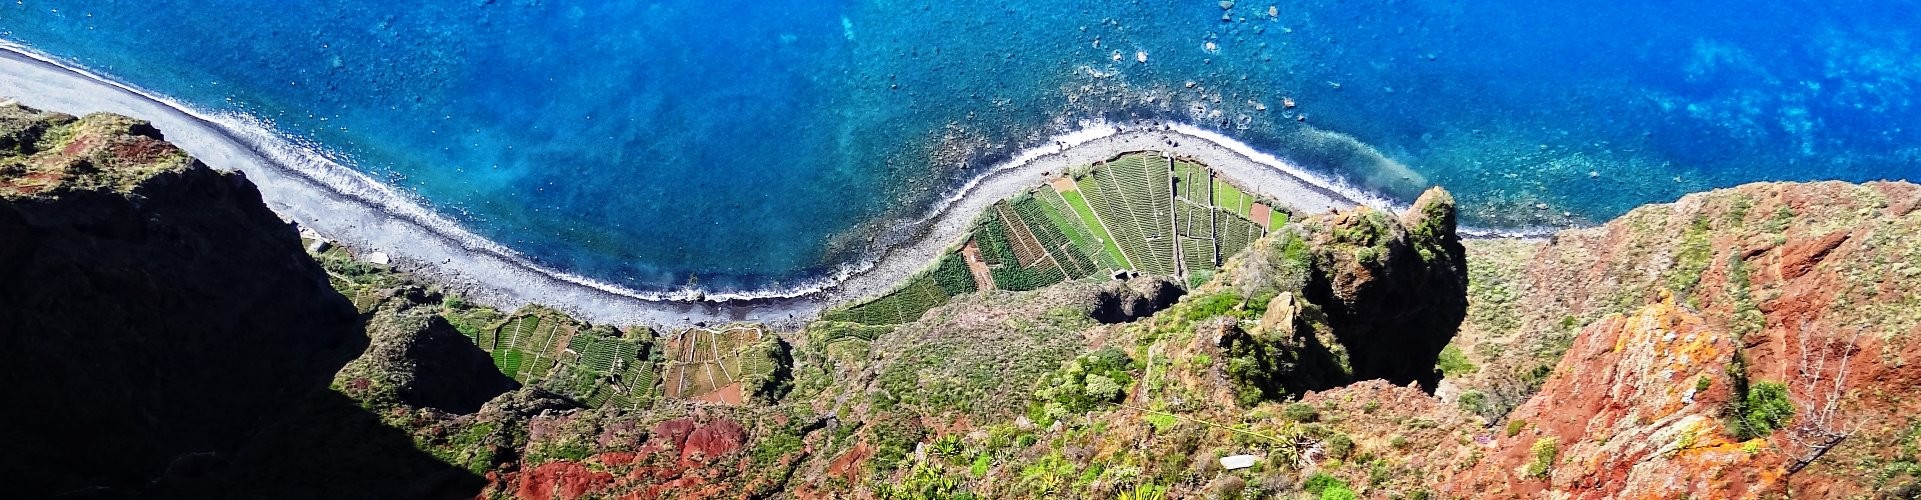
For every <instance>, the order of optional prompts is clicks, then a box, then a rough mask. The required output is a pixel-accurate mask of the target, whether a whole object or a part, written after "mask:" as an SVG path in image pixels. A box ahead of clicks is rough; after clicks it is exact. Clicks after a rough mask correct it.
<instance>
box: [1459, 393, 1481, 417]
mask: <svg viewBox="0 0 1921 500" xmlns="http://www.w3.org/2000/svg"><path fill="white" fill-rule="evenodd" d="M1454 404H1455V405H1456V406H1459V407H1460V408H1461V411H1464V412H1468V413H1472V414H1475V415H1483V414H1486V413H1487V393H1485V392H1481V391H1472V390H1470V391H1466V392H1462V393H1461V396H1460V397H1459V398H1456V399H1455V400H1454Z"/></svg>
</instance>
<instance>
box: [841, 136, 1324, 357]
mask: <svg viewBox="0 0 1921 500" xmlns="http://www.w3.org/2000/svg"><path fill="white" fill-rule="evenodd" d="M1072 171H1073V172H1076V173H1075V174H1074V176H1073V177H1063V178H1059V179H1055V180H1054V181H1051V182H1050V183H1049V184H1048V185H1046V186H1042V187H1038V188H1035V189H1033V190H1031V191H1030V192H1028V193H1026V194H1022V195H1019V196H1016V197H1014V198H1011V199H1008V200H1002V201H1001V202H998V203H995V204H994V205H993V206H992V207H991V208H989V209H988V210H987V211H986V212H984V213H982V214H981V215H980V218H979V219H976V221H975V223H974V229H973V231H972V232H971V233H970V234H969V237H968V240H967V241H965V242H963V244H962V245H957V246H956V248H957V249H958V248H961V247H965V246H972V247H973V248H978V249H979V251H980V261H981V263H984V264H985V265H986V267H987V273H988V275H989V276H990V277H991V278H992V281H993V283H992V284H993V285H994V286H995V287H996V288H1000V289H1003V290H1015V291H1019V290H1033V289H1036V288H1040V287H1044V286H1047V285H1051V284H1054V283H1059V282H1062V281H1067V280H1077V279H1086V278H1089V277H1094V276H1108V275H1111V274H1113V273H1114V272H1116V271H1121V270H1130V271H1137V272H1141V273H1146V274H1155V275H1163V276H1173V277H1176V278H1180V279H1182V281H1183V282H1186V283H1189V284H1190V285H1193V284H1198V283H1200V282H1203V281H1205V280H1206V279H1207V278H1208V277H1211V276H1213V275H1214V271H1216V270H1217V269H1218V268H1219V266H1220V265H1221V264H1222V262H1223V261H1225V260H1226V259H1227V257H1229V256H1232V255H1234V254H1235V253H1239V252H1240V251H1241V250H1243V249H1245V248H1247V246H1248V245H1250V244H1252V243H1253V242H1254V241H1255V240H1257V239H1260V238H1261V236H1263V235H1265V234H1266V233H1267V228H1264V227H1262V226H1261V225H1260V224H1257V223H1255V222H1254V221H1253V220H1251V219H1250V217H1249V216H1250V213H1251V211H1252V208H1253V206H1254V204H1255V203H1257V202H1258V201H1259V200H1257V199H1256V197H1255V196H1253V195H1250V194H1248V193H1247V192H1246V191H1243V190H1241V189H1240V188H1237V187H1235V186H1234V185H1233V184H1231V183H1229V182H1227V181H1226V180H1224V179H1221V178H1219V177H1216V176H1215V175H1214V173H1213V172H1212V171H1211V170H1209V169H1208V168H1207V167H1206V166H1205V165H1201V164H1198V163H1195V162H1192V161H1188V160H1185V159H1179V158H1168V157H1166V156H1164V155H1162V154H1161V153H1157V152H1140V153H1129V154H1124V155H1120V156H1118V157H1115V158H1114V159H1112V160H1109V161H1105V162H1100V163H1097V164H1095V165H1092V166H1090V167H1088V168H1086V169H1073V170H1072ZM1269 205H1271V204H1269ZM1286 221H1287V217H1286V214H1285V213H1284V212H1275V213H1274V214H1273V221H1272V224H1271V226H1275V227H1278V226H1280V225H1282V224H1285V223H1286ZM972 278H973V274H972V272H971V271H970V270H969V269H968V267H967V264H966V261H965V260H964V259H962V258H961V257H960V255H959V251H958V250H952V251H950V252H948V253H947V254H944V255H943V256H942V257H941V259H940V260H939V261H938V262H937V263H936V264H935V265H934V266H933V267H932V268H931V269H930V270H929V271H926V272H923V273H922V274H921V275H919V276H916V277H915V278H913V279H910V280H909V281H908V282H907V283H905V284H903V285H902V286H901V287H900V288H898V289H896V290H894V291H893V292H890V293H888V294H886V295H882V296H880V297H877V298H874V299H873V300H869V301H867V302H864V303H861V304H858V305H854V306H851V307H846V308H843V309H839V310H835V311H830V312H827V313H825V314H823V315H822V316H821V319H822V320H825V321H832V322H844V323H857V324H866V325H893V324H899V323H906V322H910V321H914V320H916V319H919V318H920V316H921V315H922V314H924V313H925V312H926V311H927V310H929V309H931V308H933V307H935V306H938V305H940V304H942V303H945V302H946V301H947V300H949V299H951V298H952V297H954V296H956V295H961V294H964V293H971V292H974V291H976V290H975V287H976V284H975V283H976V282H975V280H974V279H972ZM839 342H864V340H859V339H844V340H830V341H828V345H833V344H836V343H839ZM850 348H852V346H850Z"/></svg>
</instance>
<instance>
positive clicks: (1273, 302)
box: [1175, 189, 1467, 404]
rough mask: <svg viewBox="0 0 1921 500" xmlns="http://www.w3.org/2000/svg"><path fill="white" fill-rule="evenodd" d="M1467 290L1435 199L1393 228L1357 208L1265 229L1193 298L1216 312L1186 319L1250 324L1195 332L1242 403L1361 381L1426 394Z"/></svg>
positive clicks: (1459, 251)
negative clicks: (1218, 358) (1413, 387)
mask: <svg viewBox="0 0 1921 500" xmlns="http://www.w3.org/2000/svg"><path fill="white" fill-rule="evenodd" d="M1466 288H1467V267H1466V253H1465V249H1464V248H1463V247H1462V245H1461V241H1460V238H1459V237H1458V236H1457V235H1456V233H1455V208H1454V200H1453V198H1452V197H1451V196H1449V195H1448V194H1447V192H1446V191H1443V190H1440V189H1434V190H1431V191H1429V192H1428V193H1427V194H1425V195H1423V196H1422V197H1421V198H1420V200H1419V201H1418V202H1417V203H1416V204H1415V205H1414V206H1413V207H1412V208H1411V209H1409V211H1408V213H1406V214H1404V215H1402V216H1400V217H1398V218H1397V217H1393V216H1390V215H1389V214H1386V213H1383V212H1380V211H1377V210H1374V209H1371V208H1367V207H1358V208H1356V209H1355V210H1353V211H1349V212H1342V213H1334V214H1324V215H1317V216H1312V217H1308V218H1306V219H1304V220H1301V221H1299V222H1295V223H1290V224H1288V225H1287V226H1285V227H1282V228H1278V229H1276V230H1275V231H1274V233H1273V234H1271V235H1269V236H1268V237H1266V238H1264V239H1262V240H1261V241H1259V242H1257V243H1256V244H1255V245H1253V247H1252V248H1250V249H1249V250H1248V251H1247V252H1244V253H1243V254H1242V255H1239V256H1236V257H1234V258H1233V259H1230V260H1229V262H1228V263H1227V264H1226V265H1225V266H1224V270H1223V272H1222V275H1221V276H1220V277H1219V279H1217V280H1216V282H1214V283H1210V284H1208V285H1207V286H1203V287H1202V288H1201V289H1200V290H1199V291H1197V292H1196V295H1199V296H1204V297H1206V298H1204V299H1202V300H1204V301H1209V302H1214V303H1217V304H1220V305H1221V306H1227V307H1225V309H1226V310H1223V311H1212V310H1210V311H1207V312H1205V313H1190V314H1198V315H1200V316H1206V315H1211V314H1219V313H1222V312H1226V313H1230V315H1233V316H1243V317H1244V318H1243V319H1247V320H1257V321H1255V322H1254V323H1253V325H1252V327H1251V328H1250V327H1249V326H1248V324H1247V322H1218V323H1212V324H1205V325H1202V327H1203V328H1207V329H1209V330H1208V331H1207V332H1206V334H1205V335H1203V336H1202V338H1203V340H1209V339H1212V340H1209V343H1212V344H1214V345H1215V346H1216V347H1217V348H1209V347H1207V346H1200V349H1201V351H1202V352H1203V353H1206V354H1209V355H1210V356H1212V355H1222V356H1226V357H1227V359H1228V361H1229V366H1230V367H1231V369H1230V370H1228V371H1227V373H1226V376H1227V377H1228V378H1230V379H1232V381H1233V382H1234V384H1235V386H1236V392H1237V394H1238V399H1239V400H1240V401H1241V403H1242V404H1252V403H1254V402H1256V401H1259V400H1278V399H1291V398H1295V397H1298V396H1299V395H1301V394H1302V393H1304V392H1306V391H1312V390H1325V389H1330V388H1333V387H1336V386H1339V385H1344V384H1347V383H1350V382H1354V381H1360V380H1371V379H1385V380H1388V381H1390V382H1393V383H1396V384H1409V383H1419V384H1421V386H1422V387H1424V388H1428V389H1432V388H1433V387H1435V383H1436V381H1437V380H1438V379H1439V374H1438V373H1436V372H1435V370H1434V369H1433V366H1434V360H1435V359H1436V357H1437V356H1438V355H1439V354H1440V352H1441V350H1442V348H1443V347H1445V346H1446V345H1447V343H1448V340H1449V339H1451V338H1453V336H1454V333H1455V331H1456V329H1457V328H1458V327H1459V325H1460V323H1461V321H1462V319H1463V318H1464V317H1465V316H1466V309H1467V300H1466ZM1175 328H1177V329H1181V328H1186V327H1184V326H1181V327H1175Z"/></svg>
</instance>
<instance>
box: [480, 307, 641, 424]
mask: <svg viewBox="0 0 1921 500" xmlns="http://www.w3.org/2000/svg"><path fill="white" fill-rule="evenodd" d="M642 331H644V329H642ZM650 336H651V334H647V335H636V336H634V338H629V337H626V336H623V335H622V334H621V333H620V332H618V331H615V330H613V329H612V328H608V327H592V328H589V327H588V326H587V325H585V324H582V323H580V322H578V321H574V320H573V319H572V318H569V317H567V316H566V315H564V314H561V313H559V312H557V311H552V310H548V309H544V308H538V307H528V308H526V309H522V310H521V311H518V312H516V313H514V315H513V316H511V317H509V318H508V319H507V320H506V321H504V322H502V323H501V324H500V325H499V326H498V327H497V328H492V329H488V330H483V331H481V332H480V333H479V334H478V335H476V336H475V337H474V338H475V342H476V344H477V345H479V346H480V348H481V349H482V350H485V351H488V354H489V355H490V356H492V358H493V360H494V366H495V367H496V368H499V369H500V372H501V373H504V374H507V376H509V377H512V378H513V379H514V380H516V381H519V382H520V383H521V384H523V385H529V386H535V387H540V388H543V389H546V390H548V391H550V392H553V393H555V394H558V395H561V396H564V397H567V398H569V399H573V400H574V401H577V402H580V403H582V404H585V405H588V406H593V407H602V406H618V407H622V408H636V407H637V406H635V405H645V404H651V403H652V401H653V399H654V398H653V394H654V393H655V392H656V391H657V389H656V388H655V387H654V381H655V380H657V379H658V377H656V376H654V372H656V371H657V370H658V368H657V367H656V366H655V365H656V363H654V362H653V360H651V359H649V358H648V356H649V355H650V354H649V353H650V352H651V347H650V346H649V342H650V341H651V339H650V338H645V337H650Z"/></svg>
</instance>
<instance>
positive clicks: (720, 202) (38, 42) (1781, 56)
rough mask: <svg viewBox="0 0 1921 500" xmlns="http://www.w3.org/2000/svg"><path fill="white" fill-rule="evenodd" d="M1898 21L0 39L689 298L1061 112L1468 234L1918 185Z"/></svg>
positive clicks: (1863, 15) (119, 18) (965, 22)
mask: <svg viewBox="0 0 1921 500" xmlns="http://www.w3.org/2000/svg"><path fill="white" fill-rule="evenodd" d="M1916 27H1921V7H1917V6H1916V5H1915V4H1912V3H1909V2H1899V1H1852V2H1848V1H1843V2H1818V3H1817V2H1767V3H1760V4H1756V3H1751V2H1688V1H1682V2H1662V3H1654V2H1618V3H1611V4H1606V5H1602V4H1596V3H1592V2H1570V1H1560V0H1546V1H1532V2H1443V1H1365V2H1354V1H1310V2H1292V3H1260V2H1211V1H1184V2H1145V1H1034V2H1017V3H1011V4H1009V3H1003V2H979V1H971V0H954V1H940V2H895V1H869V2H845V1H813V2H789V1H758V2H739V1H703V2H685V1H669V2H633V1H609V2H585V1H567V0H459V1H454V0H423V1H416V2H373V1H366V0H331V1H322V2H262V1H243V0H197V1H191V2H189V1H179V0H141V1H125V0H74V1H61V0H45V1H41V0H19V1H16V2H11V3H6V4H0V38H4V39H6V40H10V41H14V42H17V43H20V44H24V45H27V46H30V47H33V48H34V49H36V50H39V51H42V52H44V53H47V54H51V55H53V56H56V57H59V58H62V59H64V60H67V61H71V62H73V63H75V64H78V65H82V66H85V67H87V68H90V69H92V70H94V71H97V72H99V73H102V74H105V75H109V76H111V77H112V78H115V79H117V80H119V81H121V82H124V83H126V84H129V85H132V86H136V87H139V88H142V89H145V90H148V91H151V92H153V93H156V94H161V95H165V96H168V97H171V98H172V99H175V100H178V101H180V102H183V103H186V104H188V105H191V106H194V107H196V108H199V109H203V110H208V111H212V112H220V113H238V114H244V115H248V116H252V117H256V118H258V119H260V120H263V121H265V122H267V123H270V124H271V125H272V126H273V127H274V128H275V130H277V131H279V132H280V133H282V134H285V135H286V136H287V137H288V139H289V140H295V141H301V142H304V143H308V144H315V145H319V146H320V147H321V148H322V149H323V150H325V151H326V152H327V154H329V155H332V156H333V157H335V158H336V159H338V160H341V161H343V162H344V163H347V164H349V165H351V166H353V167H354V168H356V169H359V170H361V171H363V172H365V173H367V174H369V175H372V176H374V177H376V178H378V179H381V180H383V181H384V182H387V183H389V184H391V185H393V186H395V187H398V188H400V189H402V190H404V191H406V192H408V193H411V194H413V195H415V196H416V197H417V198H418V199H419V200H421V201H423V202H424V203H427V204H428V205H430V206H431V207H433V208H434V209H436V210H437V211H439V212H441V213H443V214H446V215H448V216H450V217H452V218H454V219H456V220H458V221H460V222H461V223H462V224H464V225H466V226H467V227H468V228H469V229H471V230H473V231H474V232H476V233H479V234H481V235H484V236H486V237H488V238H491V239H493V240H494V241H496V242H499V243H501V244H502V245H505V246H507V247H510V248H512V249H515V250H517V251H519V252H521V253H522V254H524V255H525V256H526V257H528V258H530V259H532V260H534V261H536V262H538V263H540V264H542V265H545V266H549V267H552V268H555V269H561V270H565V271H567V272H570V273H575V274H579V275H582V276H587V277H591V278H593V279H596V280H601V281H605V282H609V283H614V284H618V285H621V286H625V287H629V288H632V289H635V290H641V291H650V290H670V289H679V288H684V287H687V286H688V285H694V286H695V287H698V288H701V289H704V290H713V291H718V292H724V291H734V290H766V289H779V288H782V287H785V286H793V285H794V284H797V283H805V282H809V281H810V280H817V279H818V278H820V277H821V276H824V275H827V274H830V273H832V272H833V271H834V270H835V269H836V268H837V267H839V266H841V265H844V264H846V263H847V262H850V261H852V260H854V259H855V258H856V257H857V256H858V255H857V254H858V253H859V252H861V251H864V250H865V249H866V248H867V240H868V239H869V238H871V237H873V236H874V235H875V234H876V233H877V232H879V231H883V230H886V229H887V228H888V227H889V226H890V224H893V223H894V222H892V221H895V220H897V219H898V218H899V217H903V216H910V215H917V214H919V213H921V212H922V211H923V210H925V208H926V207H927V206H928V204H929V203H932V202H933V201H934V200H936V199H937V198H939V197H940V196H941V195H942V194H944V193H945V192H946V191H947V190H949V189H951V188H952V187H953V186H956V185H958V184H960V183H962V182H965V181H966V180H968V179H970V178H971V177H972V176H973V175H977V173H978V172H980V171H981V170H982V169H983V168H985V167H986V166H988V165H992V164H994V163H996V162H998V161H1003V160H1006V159H1008V158H1012V157H1014V156H1016V155H1018V154H1019V153H1020V152H1021V151H1022V150H1023V149H1026V148H1031V147H1035V146H1041V145H1044V144H1045V143H1046V142H1047V141H1048V140H1049V138H1050V137H1053V136H1055V135H1056V134H1059V133H1062V132H1066V131H1071V130H1074V129H1077V128H1080V127H1083V126H1086V125H1087V124H1090V123H1129V122H1138V121H1144V120H1145V121H1164V122H1180V123H1186V124H1191V125H1194V126H1198V127H1202V128H1206V129H1210V130H1215V131H1218V132H1220V133H1222V134H1224V135H1227V136H1230V137H1234V138H1236V139H1238V140H1241V141H1244V142H1246V143H1248V144H1251V145H1254V146H1255V147H1258V148H1260V149H1262V150H1264V151H1267V152H1270V153H1273V154H1275V155H1277V156H1281V157H1283V158H1287V159H1289V160H1291V161H1293V162H1295V163H1298V164H1301V165H1303V166H1304V167H1307V168H1311V169H1315V170H1317V171H1320V172H1323V173H1325V174H1327V175H1330V176H1336V177H1341V178H1344V179H1346V180H1348V181H1349V182H1351V183H1353V184H1355V185H1358V186H1361V187H1363V188H1366V189H1369V190H1372V191H1375V192H1377V193H1380V194H1381V195H1384V196H1387V197H1389V198H1394V199H1402V200H1407V199H1411V197H1412V196H1413V195H1415V194H1417V193H1418V192H1419V191H1420V190H1421V189H1424V188H1425V187H1427V186H1430V185H1440V186H1444V187H1446V188H1448V189H1450V190H1452V191H1454V192H1455V193H1456V195H1457V197H1458V198H1459V199H1460V200H1461V201H1462V203H1463V205H1464V210H1465V215H1466V217H1467V222H1468V223H1470V224H1474V225H1477V226H1484V227H1507V226H1532V225H1543V224H1547V225H1565V224H1582V223H1593V222H1598V221H1604V220H1606V219H1608V218H1611V217H1613V216H1616V215H1619V214H1620V213H1622V212H1624V211H1625V210H1627V209H1629V208H1632V207H1634V206H1637V205H1640V204H1643V203H1649V202H1660V201H1667V200H1671V199H1673V198H1675V197H1677V196H1679V195H1680V194H1683V193H1686V192H1691V191H1698V190H1702V189H1709V188H1715V187H1726V186H1732V185H1735V184H1739V183H1743V182H1749V181H1758V180H1814V179H1840V180H1852V181H1862V180H1873V179H1916V178H1917V177H1921V175H1917V174H1918V173H1921V103H1917V90H1921V46H1918V44H1921V38H1918V35H1921V33H1918V32H1917V29H1916ZM0 97H7V96H0Z"/></svg>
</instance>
